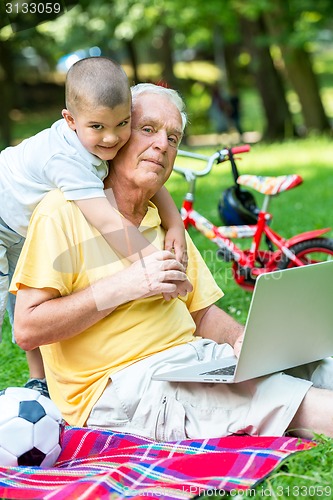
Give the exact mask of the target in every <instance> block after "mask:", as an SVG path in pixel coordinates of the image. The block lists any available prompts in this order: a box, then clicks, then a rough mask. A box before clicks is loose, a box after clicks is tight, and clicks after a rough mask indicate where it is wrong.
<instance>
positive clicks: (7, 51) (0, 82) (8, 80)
mask: <svg viewBox="0 0 333 500" xmlns="http://www.w3.org/2000/svg"><path fill="white" fill-rule="evenodd" d="M0 95H1V113H0V136H1V137H0V139H1V143H2V144H3V145H4V146H5V147H6V146H9V145H10V144H11V140H12V127H11V119H10V111H11V109H12V105H13V95H14V71H13V66H12V57H11V47H10V42H4V41H1V40H0Z"/></svg>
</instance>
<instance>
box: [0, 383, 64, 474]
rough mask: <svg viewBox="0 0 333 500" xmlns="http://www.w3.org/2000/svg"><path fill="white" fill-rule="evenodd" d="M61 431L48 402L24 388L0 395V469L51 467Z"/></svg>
mask: <svg viewBox="0 0 333 500" xmlns="http://www.w3.org/2000/svg"><path fill="white" fill-rule="evenodd" d="M63 428H64V423H63V419H62V416H61V413H60V411H59V410H58V408H57V407H56V405H55V404H54V403H53V401H51V399H49V398H46V397H45V396H42V395H41V394H40V393H39V392H38V391H35V390H33V389H26V388H24V387H8V388H7V389H5V390H4V391H1V392H0V466H2V467H16V466H17V465H25V466H41V467H52V466H53V465H54V464H55V462H56V460H57V458H58V456H59V455H60V452H61V434H62V431H63Z"/></svg>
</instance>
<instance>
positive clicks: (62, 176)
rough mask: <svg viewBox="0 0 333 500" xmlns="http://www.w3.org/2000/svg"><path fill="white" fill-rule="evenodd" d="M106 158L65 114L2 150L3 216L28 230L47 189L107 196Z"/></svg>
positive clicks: (77, 196)
mask: <svg viewBox="0 0 333 500" xmlns="http://www.w3.org/2000/svg"><path fill="white" fill-rule="evenodd" d="M107 174H108V164H107V162H105V161H102V160H100V159H99V158H98V157H97V156H95V155H93V154H91V153H89V151H87V150H86V149H85V148H84V147H83V145H82V144H81V142H80V141H79V139H78V137H77V135H76V133H75V132H74V131H73V130H71V129H70V128H69V126H68V125H67V123H66V121H65V120H64V119H61V120H58V121H56V122H55V123H54V124H53V125H52V126H51V127H50V128H48V129H46V130H43V131H42V132H39V133H38V134H36V135H34V136H33V137H30V138H29V139H25V140H24V141H22V142H21V143H20V144H18V145H17V146H14V147H8V148H6V149H5V150H3V151H2V152H1V153H0V193H1V201H0V217H1V218H2V219H3V220H4V221H5V222H6V224H7V225H8V226H9V227H10V228H12V229H13V230H14V231H16V232H17V233H18V234H20V235H21V236H26V234H27V228H28V224H29V220H30V217H31V215H32V212H33V211H34V209H35V208H36V206H37V205H38V203H39V202H40V201H41V200H42V198H43V197H44V196H45V194H46V193H47V192H48V191H51V190H52V189H56V188H58V189H60V190H61V191H62V192H63V193H64V196H65V198H66V200H83V199H88V198H100V197H104V196H105V195H104V191H103V187H104V186H103V179H105V177H106V176H107Z"/></svg>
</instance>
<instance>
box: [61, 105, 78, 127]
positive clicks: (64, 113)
mask: <svg viewBox="0 0 333 500" xmlns="http://www.w3.org/2000/svg"><path fill="white" fill-rule="evenodd" d="M61 114H62V116H63V118H65V120H66V122H67V125H68V126H69V128H71V129H72V130H74V131H75V130H76V125H75V118H74V116H73V115H72V113H71V112H70V111H68V109H63V110H62V112H61Z"/></svg>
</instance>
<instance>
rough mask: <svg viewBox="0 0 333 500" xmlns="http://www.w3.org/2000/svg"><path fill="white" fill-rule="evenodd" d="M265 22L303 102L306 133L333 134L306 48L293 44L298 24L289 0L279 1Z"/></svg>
mask: <svg viewBox="0 0 333 500" xmlns="http://www.w3.org/2000/svg"><path fill="white" fill-rule="evenodd" d="M264 21H265V24H266V26H267V29H268V31H269V32H270V33H271V35H273V36H274V37H275V38H276V40H277V43H278V44H279V46H280V49H281V53H282V56H283V60H284V64H285V69H286V73H287V76H288V78H289V80H290V83H291V85H292V87H293V88H294V90H295V92H296V94H297V95H298V98H299V102H300V105H301V108H302V115H303V119H304V125H305V127H306V129H307V130H316V131H319V132H326V131H328V130H330V129H331V127H330V124H329V120H328V118H327V116H326V114H325V110H324V106H323V103H322V101H321V97H320V89H319V84H318V81H317V77H316V75H315V73H314V71H313V66H312V62H311V59H310V54H309V53H308V52H307V51H306V50H305V48H304V46H295V44H292V43H290V36H291V35H292V33H293V31H294V23H295V19H294V17H293V13H292V9H291V4H290V3H289V2H288V0H282V1H281V0H275V2H274V4H273V10H272V11H271V12H270V14H269V15H268V14H266V15H265V17H264Z"/></svg>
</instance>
